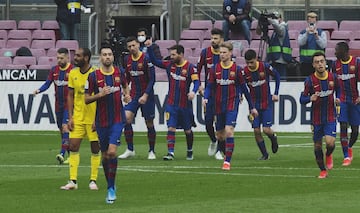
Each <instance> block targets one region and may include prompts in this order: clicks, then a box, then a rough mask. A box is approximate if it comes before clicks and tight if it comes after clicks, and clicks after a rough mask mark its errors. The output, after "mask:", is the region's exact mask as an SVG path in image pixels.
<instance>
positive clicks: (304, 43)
mask: <svg viewBox="0 0 360 213" xmlns="http://www.w3.org/2000/svg"><path fill="white" fill-rule="evenodd" d="M316 21H317V14H316V13H314V12H310V13H308V14H307V23H308V27H306V29H304V30H302V31H301V32H300V34H299V37H298V43H299V47H300V63H301V75H302V76H305V77H306V76H309V75H310V74H311V73H313V72H314V67H313V65H312V56H313V55H314V53H316V52H319V51H320V52H322V53H325V48H326V44H327V38H326V33H325V31H323V30H321V29H320V28H317V27H316Z"/></svg>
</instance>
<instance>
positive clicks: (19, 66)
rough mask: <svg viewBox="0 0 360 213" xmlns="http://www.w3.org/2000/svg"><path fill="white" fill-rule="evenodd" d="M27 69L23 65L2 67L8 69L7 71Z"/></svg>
mask: <svg viewBox="0 0 360 213" xmlns="http://www.w3.org/2000/svg"><path fill="white" fill-rule="evenodd" d="M27 68H28V67H27V66H26V65H24V64H8V65H4V67H2V69H9V70H14V69H17V70H25V69H27Z"/></svg>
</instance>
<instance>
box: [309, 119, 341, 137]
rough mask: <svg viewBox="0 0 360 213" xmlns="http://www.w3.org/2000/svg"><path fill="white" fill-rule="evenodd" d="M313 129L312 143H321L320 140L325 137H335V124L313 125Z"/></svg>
mask: <svg viewBox="0 0 360 213" xmlns="http://www.w3.org/2000/svg"><path fill="white" fill-rule="evenodd" d="M313 127H314V136H313V140H314V141H321V140H322V138H323V137H324V136H325V135H327V136H332V137H336V122H332V123H327V124H321V125H313Z"/></svg>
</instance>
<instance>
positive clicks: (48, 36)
mask: <svg viewBox="0 0 360 213" xmlns="http://www.w3.org/2000/svg"><path fill="white" fill-rule="evenodd" d="M32 39H36V40H53V41H55V31H54V30H34V31H33V32H32Z"/></svg>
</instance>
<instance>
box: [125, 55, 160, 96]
mask: <svg viewBox="0 0 360 213" xmlns="http://www.w3.org/2000/svg"><path fill="white" fill-rule="evenodd" d="M125 61H126V68H125V74H126V79H127V81H128V84H130V86H131V90H130V96H131V98H140V97H141V96H142V95H143V94H144V93H146V94H148V95H154V89H153V87H154V83H155V68H154V65H153V64H152V63H151V61H150V59H149V58H148V56H147V55H146V54H145V53H143V52H140V56H139V57H138V58H134V57H133V56H132V55H129V56H128V57H127V59H125Z"/></svg>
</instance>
